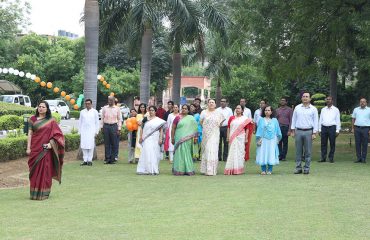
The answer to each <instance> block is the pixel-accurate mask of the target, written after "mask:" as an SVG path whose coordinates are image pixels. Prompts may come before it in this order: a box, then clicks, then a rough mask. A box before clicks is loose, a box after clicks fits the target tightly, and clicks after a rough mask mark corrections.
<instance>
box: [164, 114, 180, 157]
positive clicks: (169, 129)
mask: <svg viewBox="0 0 370 240" xmlns="http://www.w3.org/2000/svg"><path fill="white" fill-rule="evenodd" d="M178 115H179V114H176V115H175V114H173V113H171V114H169V115H168V118H167V124H166V128H167V130H166V140H167V141H168V146H165V149H164V150H165V151H169V152H173V150H174V146H173V145H172V141H171V132H172V123H173V120H175V118H176V117H177V116H178ZM167 138H168V139H167Z"/></svg>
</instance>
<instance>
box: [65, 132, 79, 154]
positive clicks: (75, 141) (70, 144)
mask: <svg viewBox="0 0 370 240" xmlns="http://www.w3.org/2000/svg"><path fill="white" fill-rule="evenodd" d="M64 139H65V144H66V146H65V151H66V152H69V151H73V150H76V149H78V148H79V147H80V135H79V134H76V133H74V134H66V135H64Z"/></svg>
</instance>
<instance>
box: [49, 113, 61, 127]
mask: <svg viewBox="0 0 370 240" xmlns="http://www.w3.org/2000/svg"><path fill="white" fill-rule="evenodd" d="M51 115H52V116H53V118H54V119H55V121H56V122H57V123H58V124H60V121H61V120H62V115H60V113H56V112H53V113H51Z"/></svg>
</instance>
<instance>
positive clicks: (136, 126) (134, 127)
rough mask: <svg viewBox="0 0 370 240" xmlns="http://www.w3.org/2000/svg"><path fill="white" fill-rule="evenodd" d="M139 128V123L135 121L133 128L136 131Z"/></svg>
mask: <svg viewBox="0 0 370 240" xmlns="http://www.w3.org/2000/svg"><path fill="white" fill-rule="evenodd" d="M138 128H139V125H138V124H137V122H134V124H133V130H134V131H136V130H137V129H138Z"/></svg>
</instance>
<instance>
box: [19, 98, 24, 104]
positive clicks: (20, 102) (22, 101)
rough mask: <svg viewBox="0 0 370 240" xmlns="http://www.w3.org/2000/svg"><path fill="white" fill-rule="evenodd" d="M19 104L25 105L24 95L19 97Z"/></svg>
mask: <svg viewBox="0 0 370 240" xmlns="http://www.w3.org/2000/svg"><path fill="white" fill-rule="evenodd" d="M19 104H20V105H24V98H23V97H19Z"/></svg>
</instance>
